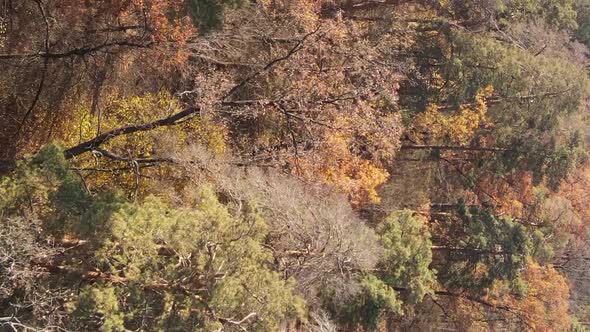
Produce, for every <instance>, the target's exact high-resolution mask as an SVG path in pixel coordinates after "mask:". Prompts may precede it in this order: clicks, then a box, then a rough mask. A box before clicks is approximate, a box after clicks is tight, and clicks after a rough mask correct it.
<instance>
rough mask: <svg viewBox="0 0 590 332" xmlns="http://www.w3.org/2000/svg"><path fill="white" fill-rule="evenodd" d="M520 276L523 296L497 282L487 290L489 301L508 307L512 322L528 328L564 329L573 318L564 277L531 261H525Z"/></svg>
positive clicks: (534, 329) (547, 267)
mask: <svg viewBox="0 0 590 332" xmlns="http://www.w3.org/2000/svg"><path fill="white" fill-rule="evenodd" d="M522 278H523V281H524V282H525V283H526V291H525V294H524V296H523V297H518V296H515V295H514V294H512V293H510V292H509V291H508V289H507V288H506V286H505V285H500V284H499V283H498V284H496V285H495V286H494V287H492V289H491V290H490V295H489V296H488V297H489V298H490V299H491V302H492V303H494V304H495V305H498V306H505V307H509V308H511V309H510V312H511V313H512V314H513V315H514V322H513V324H518V325H521V326H522V327H524V328H526V329H528V330H531V331H562V330H566V329H567V327H569V326H570V323H571V319H572V317H571V315H570V312H569V294H570V287H569V283H568V281H567V279H566V278H565V277H564V276H563V275H562V274H560V273H559V272H558V271H557V270H555V268H553V267H552V266H541V265H539V264H538V263H536V262H534V261H530V262H529V263H528V266H527V268H526V270H525V272H524V273H523V276H522Z"/></svg>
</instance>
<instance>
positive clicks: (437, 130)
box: [413, 86, 494, 144]
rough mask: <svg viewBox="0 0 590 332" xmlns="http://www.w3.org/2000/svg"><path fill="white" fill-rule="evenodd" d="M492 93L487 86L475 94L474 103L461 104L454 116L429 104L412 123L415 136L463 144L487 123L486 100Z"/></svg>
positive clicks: (490, 88) (491, 89)
mask: <svg viewBox="0 0 590 332" xmlns="http://www.w3.org/2000/svg"><path fill="white" fill-rule="evenodd" d="M493 92H494V90H493V88H492V87H491V86H487V87H485V88H483V89H480V91H479V92H478V93H477V95H476V97H475V102H474V103H470V104H463V105H461V106H460V108H459V112H458V113H456V114H446V112H447V111H445V110H441V109H440V108H439V107H438V106H437V105H436V104H429V105H428V106H427V107H426V111H425V112H423V113H420V114H419V115H417V116H416V117H415V119H414V123H413V132H414V135H415V136H422V135H421V133H427V135H428V136H429V137H430V139H431V140H441V139H444V140H446V141H448V142H451V143H457V144H465V143H467V142H468V141H469V140H470V139H471V138H472V137H473V135H474V133H475V131H476V130H477V128H479V126H480V125H481V124H482V123H485V122H486V121H487V119H486V112H487V105H486V98H488V97H490V96H491V95H492V93H493Z"/></svg>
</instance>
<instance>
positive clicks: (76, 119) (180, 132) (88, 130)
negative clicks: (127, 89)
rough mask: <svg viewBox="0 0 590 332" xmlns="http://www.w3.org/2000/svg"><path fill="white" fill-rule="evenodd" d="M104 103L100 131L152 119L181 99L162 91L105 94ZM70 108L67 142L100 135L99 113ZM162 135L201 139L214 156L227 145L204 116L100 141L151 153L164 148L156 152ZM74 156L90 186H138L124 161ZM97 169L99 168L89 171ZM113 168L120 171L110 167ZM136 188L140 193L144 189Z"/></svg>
mask: <svg viewBox="0 0 590 332" xmlns="http://www.w3.org/2000/svg"><path fill="white" fill-rule="evenodd" d="M104 104H105V105H104V110H103V114H102V115H101V116H100V133H105V132H108V131H110V130H113V129H116V128H119V127H122V126H129V125H134V124H141V123H147V122H151V121H154V120H157V119H160V118H164V117H167V116H169V115H171V114H174V113H177V112H180V111H181V110H182V105H181V104H180V102H178V101H177V100H176V99H175V98H174V97H173V96H172V95H170V94H169V93H166V92H160V93H158V94H151V93H147V94H144V95H142V96H132V97H128V98H119V97H117V96H107V97H106V98H105V101H104ZM73 112H74V116H72V117H71V120H69V123H67V125H66V126H65V128H66V129H68V130H66V131H65V132H66V133H68V134H67V135H64V136H63V138H62V140H63V141H64V143H65V145H66V146H73V145H76V144H79V143H81V142H84V141H88V140H91V139H92V138H94V137H95V136H96V135H97V134H98V124H99V119H98V116H93V115H92V114H90V110H89V109H87V108H85V107H78V108H76V109H74V110H73ZM164 136H171V137H174V140H175V141H177V142H178V145H185V144H188V143H199V144H202V145H204V146H206V147H207V148H208V149H209V150H210V151H211V152H213V153H214V154H217V155H221V154H223V153H224V152H225V150H226V139H225V138H226V132H225V128H223V127H222V126H220V125H218V124H216V123H214V122H213V120H212V119H210V118H208V117H206V116H197V117H196V118H193V119H191V120H189V121H186V122H184V123H182V124H179V125H176V126H163V127H159V128H155V129H152V130H150V131H147V132H137V133H133V134H130V135H122V136H118V137H116V138H114V139H112V140H111V141H108V142H107V143H105V144H103V146H101V148H103V149H105V150H107V151H110V152H113V153H115V154H117V155H119V156H121V157H123V158H151V157H152V156H154V155H157V154H160V153H161V152H162V151H159V144H158V141H159V140H160V139H161V138H162V137H164ZM98 157H100V156H98ZM77 161H78V166H79V167H80V168H82V169H88V170H89V171H88V172H89V173H88V174H85V175H88V176H89V178H88V183H89V184H90V185H91V186H93V187H102V186H109V185H112V184H113V182H114V183H117V184H119V185H121V186H122V187H123V188H125V189H126V190H129V191H131V190H132V189H134V188H135V186H136V174H135V172H134V171H133V170H132V169H130V167H131V165H130V163H128V162H125V161H113V160H110V159H108V158H98V159H96V158H95V156H93V155H91V154H86V155H82V156H80V157H78V160H77ZM161 166H162V165H161ZM97 168H98V169H100V171H95V170H90V169H97ZM113 169H116V170H121V171H116V172H114V171H112V170H113ZM125 169H126V170H125ZM123 170H124V171H123ZM162 172H164V173H162ZM166 172H167V167H157V168H149V169H148V168H146V169H142V170H141V174H142V175H146V176H156V175H157V176H158V177H161V176H165V175H166V174H165V173H166ZM138 189H139V191H140V192H142V191H143V189H144V188H143V187H140V188H138Z"/></svg>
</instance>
